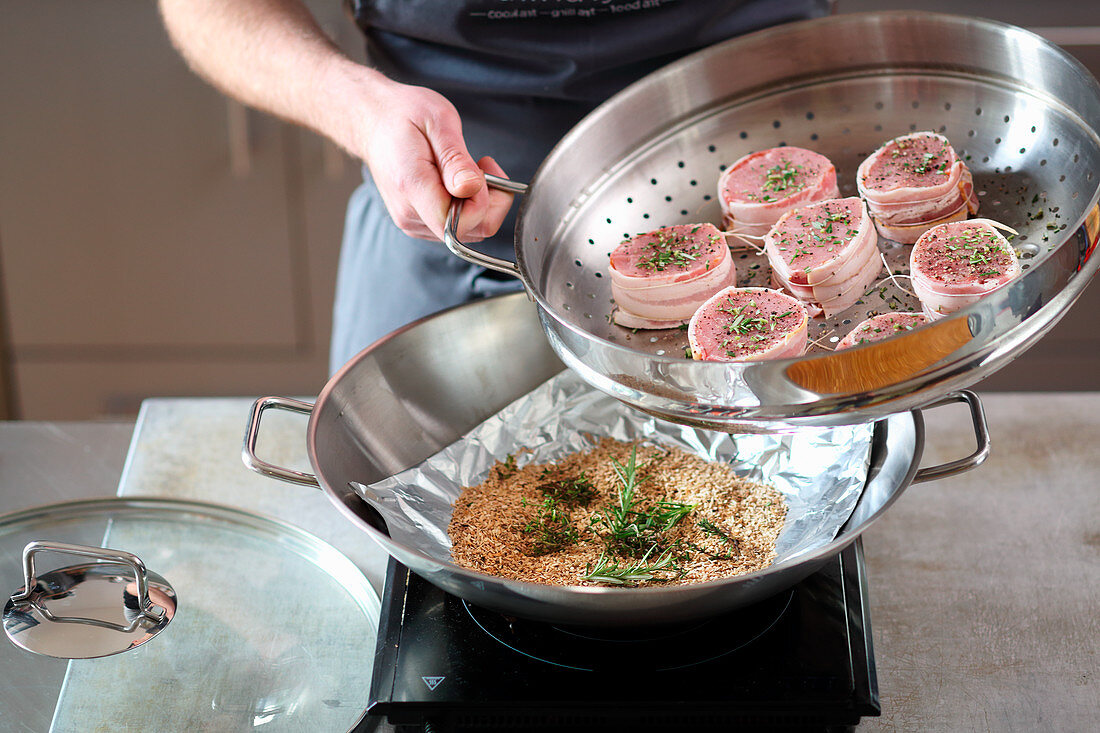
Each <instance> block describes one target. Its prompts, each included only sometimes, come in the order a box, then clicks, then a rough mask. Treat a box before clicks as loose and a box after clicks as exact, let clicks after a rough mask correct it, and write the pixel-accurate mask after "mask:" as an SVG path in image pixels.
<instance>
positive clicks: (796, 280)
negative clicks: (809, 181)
mask: <svg viewBox="0 0 1100 733" xmlns="http://www.w3.org/2000/svg"><path fill="white" fill-rule="evenodd" d="M764 251H765V252H766V253H767V255H768V262H769V263H770V264H771V266H772V284H773V285H776V286H782V287H783V288H784V289H786V290H787V291H788V292H790V293H792V294H793V295H794V296H795V297H796V298H798V299H799V300H801V301H802V302H803V303H805V304H806V306H807V308H808V309H809V312H810V315H811V316H815V315H817V314H819V313H821V312H822V311H824V313H825V315H826V316H831V315H833V314H834V313H839V312H840V311H842V310H844V309H846V308H849V307H851V306H852V305H854V304H855V302H856V301H857V300H859V298H860V296H862V295H863V293H864V292H866V291H867V288H869V287H870V286H871V284H872V283H873V282H874V281H875V278H876V277H877V276H878V274H879V272H880V271H881V270H882V260H881V259H879V252H878V236H877V235H876V234H875V227H874V224H873V223H872V222H871V217H870V215H869V214H868V213H867V207H866V206H865V205H864V203H863V202H862V201H861V200H859V199H858V198H854V197H853V198H846V199H832V200H831V201H822V202H821V203H817V204H810V205H809V206H802V207H800V208H797V209H794V210H793V211H789V212H787V213H786V214H784V215H783V217H782V218H781V219H780V220H779V221H777V222H776V223H775V226H773V227H772V228H771V229H770V230H769V231H768V234H767V236H765V237H764Z"/></svg>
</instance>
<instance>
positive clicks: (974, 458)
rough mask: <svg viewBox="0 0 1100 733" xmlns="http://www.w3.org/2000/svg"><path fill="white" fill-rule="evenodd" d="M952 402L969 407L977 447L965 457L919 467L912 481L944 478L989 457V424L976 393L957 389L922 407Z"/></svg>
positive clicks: (972, 466)
mask: <svg viewBox="0 0 1100 733" xmlns="http://www.w3.org/2000/svg"><path fill="white" fill-rule="evenodd" d="M952 402H965V403H966V404H967V405H968V406H969V407H970V418H971V420H973V421H974V437H975V439H976V441H977V444H978V447H977V448H976V449H975V450H974V452H973V453H971V454H970V455H968V456H967V457H966V458H960V459H958V460H957V461H951V462H949V463H942V464H940V465H938V466H929V467H928V468H922V469H920V470H919V471H917V473H916V475H915V476H913V483H920V482H922V481H934V480H936V479H940V478H946V477H947V476H954V475H955V474H957V473H963V472H964V471H969V470H970V469H972V468H975V467H977V466H979V465H981V463H982V461H984V460H985V459H986V458H988V457H989V426H988V425H987V424H986V421H985V409H984V408H983V407H982V401H981V400H980V399H978V395H976V394H974V393H973V392H971V391H970V390H968V389H963V390H959V391H958V392H949V393H948V394H946V395H944V396H943V397H941V398H940V399H938V400H936V401H935V402H933V403H932V404H930V405H928V406H927V407H926V408H922V409H929V408H933V407H940V406H941V405H948V404H951V403H952Z"/></svg>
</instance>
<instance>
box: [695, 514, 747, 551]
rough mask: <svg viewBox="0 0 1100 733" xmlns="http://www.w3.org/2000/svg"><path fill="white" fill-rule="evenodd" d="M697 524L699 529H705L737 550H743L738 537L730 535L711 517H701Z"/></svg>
mask: <svg viewBox="0 0 1100 733" xmlns="http://www.w3.org/2000/svg"><path fill="white" fill-rule="evenodd" d="M696 524H697V525H698V526H699V529H701V530H703V531H704V532H706V533H707V534H709V535H713V536H715V537H717V538H718V539H720V540H722V541H723V542H724V543H726V544H727V545H729V546H730V547H731V548H733V549H734V550H735V551H736V552H738V553H740V552H741V547H740V543H739V542H738V541H737V539H736V538H734V537H730V536H729V535H728V534H726V532H725V531H724V530H723V529H722V528H721V527H719V526H718V525H717V524H715V523H714V522H712V521H710V520H709V519H700V520H699V521H698V522H696ZM708 554H709V553H708Z"/></svg>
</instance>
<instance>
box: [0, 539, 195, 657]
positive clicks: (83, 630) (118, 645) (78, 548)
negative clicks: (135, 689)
mask: <svg viewBox="0 0 1100 733" xmlns="http://www.w3.org/2000/svg"><path fill="white" fill-rule="evenodd" d="M47 551H51V552H60V553H65V554H69V555H78V556H80V557H86V558H92V560H93V561H92V562H87V563H82V564H80V565H72V566H69V567H64V568H60V569H58V570H51V571H50V572H48V573H45V574H43V575H37V574H36V573H35V569H34V557H35V555H37V554H39V553H41V552H47ZM23 579H24V583H23V587H22V588H19V589H17V590H16V591H15V593H13V594H12V595H11V597H10V598H9V599H8V602H7V603H6V604H5V606H4V633H5V634H7V636H8V639H9V640H10V641H11V642H12V643H13V644H15V645H16V646H18V647H20V648H23V649H26V650H27V651H29V652H33V653H35V654H41V655H43V656H48V657H60V658H62V659H90V658H92V657H106V656H110V655H112V654H118V653H119V652H124V651H127V650H129V649H133V648H135V647H138V646H141V645H142V644H144V643H145V642H147V641H149V640H150V639H152V638H153V637H154V636H156V635H157V634H159V633H160V632H161V631H163V630H164V628H165V627H166V626H167V625H168V622H169V621H171V620H172V617H173V616H174V615H175V613H176V592H175V590H173V588H172V586H171V585H169V583H168V581H166V580H165V579H164V578H162V577H161V576H160V575H157V574H156V573H153V572H150V571H149V570H147V569H146V567H145V563H143V562H142V561H141V559H140V558H138V557H137V556H136V555H134V554H132V553H129V552H124V551H122V550H109V549H107V548H103V547H88V546H85V545H71V544H66V543H62V542H46V541H36V542H31V543H29V544H28V545H27V546H26V547H24V548H23Z"/></svg>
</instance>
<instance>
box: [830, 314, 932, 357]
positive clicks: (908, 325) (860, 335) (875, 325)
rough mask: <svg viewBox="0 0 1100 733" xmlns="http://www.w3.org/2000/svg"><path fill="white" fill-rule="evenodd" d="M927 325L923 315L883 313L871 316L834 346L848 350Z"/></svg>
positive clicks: (926, 319) (838, 349)
mask: <svg viewBox="0 0 1100 733" xmlns="http://www.w3.org/2000/svg"><path fill="white" fill-rule="evenodd" d="M926 323H928V318H927V317H926V316H925V315H924V314H923V313H883V314H881V315H877V316H871V317H870V318H868V319H867V320H866V321H863V322H862V323H860V324H859V325H858V326H856V327H855V328H853V329H852V330H851V331H849V332H848V335H847V336H845V337H844V338H842V339H841V340H840V343H838V344H837V345H836V350H837V351H840V350H841V349H850V348H851V347H853V346H858V345H860V344H866V343H870V342H872V341H881V340H882V339H884V338H889V337H890V336H893V335H894V334H898V333H902V332H905V331H912V330H913V329H914V328H916V327H917V326H923V325H924V324H926Z"/></svg>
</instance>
